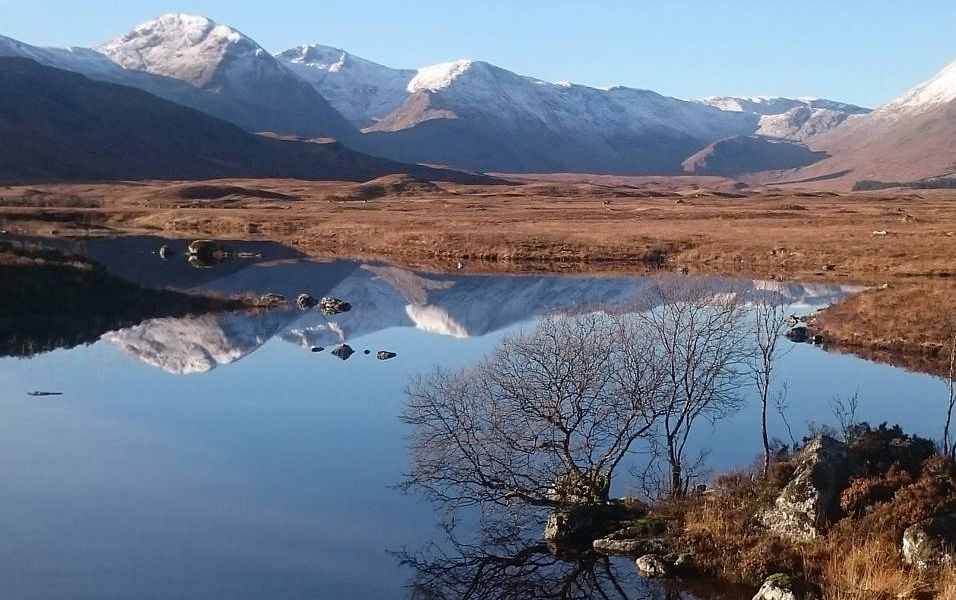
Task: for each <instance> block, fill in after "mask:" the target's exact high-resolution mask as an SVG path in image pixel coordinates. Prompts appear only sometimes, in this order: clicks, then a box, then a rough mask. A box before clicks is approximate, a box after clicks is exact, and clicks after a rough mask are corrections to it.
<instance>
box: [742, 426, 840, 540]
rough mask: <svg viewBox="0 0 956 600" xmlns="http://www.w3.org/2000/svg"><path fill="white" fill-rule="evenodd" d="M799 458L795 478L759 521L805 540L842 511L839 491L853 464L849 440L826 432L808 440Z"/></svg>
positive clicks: (790, 537) (787, 536)
mask: <svg viewBox="0 0 956 600" xmlns="http://www.w3.org/2000/svg"><path fill="white" fill-rule="evenodd" d="M797 460H798V463H797V468H796V470H795V471H794V475H793V479H791V480H790V483H788V484H787V486H786V487H785V488H783V491H782V492H780V495H779V496H778V497H777V500H776V502H775V503H774V506H773V508H771V509H769V510H767V511H765V512H764V513H763V514H762V515H760V521H761V523H763V525H764V526H765V527H767V528H768V529H769V530H770V531H772V532H774V533H776V534H777V535H779V536H780V537H781V538H784V539H786V540H789V541H791V542H806V541H809V540H812V539H813V538H815V537H816V536H817V535H819V534H821V533H823V532H824V531H826V529H827V528H828V527H829V526H830V523H831V522H832V521H833V519H834V518H836V516H837V515H838V514H839V502H840V493H841V492H842V491H843V489H844V488H845V487H846V485H847V483H848V481H849V478H850V475H851V474H852V472H853V466H852V463H851V461H850V458H849V455H848V454H847V448H846V444H844V443H843V442H839V441H837V440H835V439H833V438H831V437H830V436H826V435H821V436H818V437H815V438H813V439H812V440H810V441H809V442H807V445H806V446H804V448H803V450H801V451H800V454H799V456H798V458H797Z"/></svg>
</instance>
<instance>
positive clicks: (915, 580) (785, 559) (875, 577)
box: [654, 428, 956, 600]
mask: <svg viewBox="0 0 956 600" xmlns="http://www.w3.org/2000/svg"><path fill="white" fill-rule="evenodd" d="M907 440H908V441H907ZM887 446H889V447H892V448H896V449H897V450H896V453H895V454H894V452H887V451H886V447H887ZM930 446H931V444H930V443H929V442H928V441H926V440H920V439H919V438H909V437H906V436H903V434H902V432H899V431H898V430H894V429H882V428H878V429H872V430H869V433H867V434H864V435H863V436H861V438H860V440H858V441H856V442H854V444H853V445H852V446H851V454H853V455H854V456H856V459H857V461H858V463H859V464H860V465H861V469H862V470H861V472H860V475H858V476H857V477H856V478H854V479H853V480H851V482H850V486H849V488H848V489H854V484H855V483H858V482H859V481H867V482H868V485H866V486H863V487H862V488H861V489H862V490H864V491H870V492H872V491H873V489H872V487H873V486H872V485H870V484H871V483H872V482H873V481H877V480H879V479H880V478H881V477H882V478H885V479H886V481H885V483H884V487H886V488H889V489H892V490H893V491H892V493H890V494H889V495H885V494H883V493H879V492H877V493H871V494H869V495H866V494H864V496H865V497H861V498H858V502H857V503H856V506H855V508H856V510H855V511H854V512H851V513H848V514H847V515H846V516H844V517H843V518H841V519H840V520H838V521H837V522H836V523H835V524H834V526H833V527H832V528H831V529H830V531H829V532H827V534H826V535H823V536H821V537H819V538H817V539H816V540H814V541H812V542H810V543H807V544H802V545H800V544H790V543H787V542H785V541H783V540H781V539H780V538H778V537H776V536H774V535H772V534H770V533H769V532H767V531H766V530H765V529H763V528H762V527H760V526H759V524H758V515H759V513H760V512H762V511H763V510H765V509H766V508H768V507H769V506H771V505H772V503H773V501H774V498H776V496H777V495H778V494H779V491H780V490H781V489H782V487H783V485H784V484H785V482H786V481H788V480H789V478H790V475H789V474H791V473H792V465H791V464H790V461H789V460H788V459H782V460H780V461H778V462H777V463H775V464H774V466H773V469H774V470H773V471H772V472H771V474H770V476H769V477H768V478H767V479H762V478H761V477H759V476H757V475H755V474H753V473H747V472H743V473H735V474H732V475H729V476H724V477H721V478H719V479H718V480H716V481H715V483H714V486H713V489H712V491H711V492H710V493H708V494H705V495H703V496H697V497H691V498H686V499H683V500H681V501H678V502H669V503H665V504H664V505H662V506H661V507H655V509H654V512H657V511H665V512H666V513H668V516H669V518H671V519H672V520H674V522H676V523H678V524H679V527H678V535H679V540H680V542H681V543H682V544H683V545H684V546H686V548H687V549H689V550H690V551H692V552H694V554H695V559H696V561H697V563H698V564H699V565H700V566H701V567H702V569H703V570H704V573H705V574H707V575H710V576H714V577H718V578H722V579H726V580H728V581H731V582H742V583H750V584H753V585H759V583H760V582H762V581H763V580H764V579H765V578H766V577H768V576H769V575H772V574H775V573H785V574H787V575H790V576H794V577H796V578H797V579H798V580H799V579H802V580H805V581H809V582H812V583H814V584H817V585H819V586H820V587H821V588H822V589H823V592H824V600H893V599H896V598H907V599H919V598H927V599H928V598H946V597H951V598H952V597H953V596H952V594H953V593H954V592H956V571H954V570H949V571H945V572H942V573H934V572H918V571H915V570H912V569H909V568H907V567H905V566H904V565H903V564H902V560H901V555H900V540H901V539H902V535H903V531H904V529H905V528H906V527H907V526H909V525H911V524H913V523H915V522H918V521H920V520H922V519H924V518H927V517H930V516H933V515H936V514H940V513H942V512H946V511H948V510H951V509H952V508H953V506H956V470H954V466H953V464H952V462H951V461H949V460H948V459H946V458H944V457H942V456H939V455H935V454H931V455H929V458H925V457H926V456H927V451H928V448H929V447H930ZM906 448H912V451H910V450H906ZM921 457H922V458H921ZM917 460H918V462H915V461H917ZM903 471H907V472H908V473H909V474H910V477H902V476H901V475H900V473H901V472H903ZM947 595H948V596H947Z"/></svg>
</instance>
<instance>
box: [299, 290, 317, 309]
mask: <svg viewBox="0 0 956 600" xmlns="http://www.w3.org/2000/svg"><path fill="white" fill-rule="evenodd" d="M295 303H296V304H298V305H299V308H301V309H302V310H306V309H308V308H312V307H313V306H315V305H316V304H318V303H319V301H318V300H316V299H315V298H313V297H312V296H310V295H309V294H299V297H298V298H296V299H295Z"/></svg>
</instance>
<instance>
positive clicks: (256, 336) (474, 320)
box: [104, 260, 859, 373]
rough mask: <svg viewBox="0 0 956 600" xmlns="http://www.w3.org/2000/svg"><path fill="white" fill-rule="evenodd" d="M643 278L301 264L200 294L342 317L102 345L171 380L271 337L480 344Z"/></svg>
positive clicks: (631, 292)
mask: <svg viewBox="0 0 956 600" xmlns="http://www.w3.org/2000/svg"><path fill="white" fill-rule="evenodd" d="M650 281H651V280H650V279H648V278H646V277H577V276H561V275H549V276H461V275H457V274H455V275H439V274H431V273H416V272H414V271H409V270H406V269H400V268H398V267H381V266H368V265H365V266H357V265H355V264H354V263H343V262H338V263H323V262H316V261H310V260H293V261H278V262H274V263H270V264H257V265H253V266H251V267H249V268H247V269H243V270H242V271H239V272H236V273H231V274H229V275H227V276H226V277H224V278H222V279H221V280H217V281H215V282H213V283H210V284H206V285H204V286H203V289H204V290H212V291H219V292H225V293H237V292H246V293H248V292H251V293H256V294H262V293H266V292H276V291H277V292H280V293H282V294H284V295H286V296H287V297H294V296H295V295H296V294H297V293H298V292H300V291H307V292H309V293H312V294H313V295H315V296H317V297H318V296H334V297H337V298H342V299H344V300H346V301H348V302H350V303H351V304H352V306H353V308H352V311H351V312H348V313H343V314H340V315H335V316H334V317H326V316H323V315H322V314H321V313H319V312H318V311H316V310H311V311H307V312H299V311H296V310H281V311H272V312H269V313H258V314H245V315H242V314H231V315H219V316H205V317H190V318H185V319H157V320H153V321H148V322H146V323H143V324H141V325H139V326H137V327H133V328H130V329H126V330H123V331H120V332H115V333H111V334H108V335H106V336H104V339H106V340H107V341H109V342H110V343H112V344H114V345H116V346H117V347H119V348H120V349H122V350H123V351H124V352H127V353H129V354H132V355H133V356H136V357H137V358H139V359H140V360H142V361H143V362H145V363H147V364H150V365H153V366H156V367H158V368H161V369H163V370H165V371H168V372H171V373H201V372H205V371H209V370H211V369H214V368H216V367H217V366H219V365H224V364H229V363H232V362H235V361H237V360H239V359H241V358H243V357H245V356H247V355H248V354H250V353H251V352H253V351H255V350H256V349H257V348H259V347H260V346H261V345H262V344H264V343H265V342H266V341H268V340H269V339H270V338H271V337H274V336H279V337H281V339H283V340H285V341H287V342H289V343H292V344H295V345H299V346H303V347H306V348H310V347H312V346H331V345H336V344H341V343H346V342H348V341H349V340H353V339H355V338H357V337H360V336H364V335H368V334H370V333H374V332H376V331H381V330H384V329H388V328H392V327H415V328H417V329H419V330H420V331H423V332H426V333H430V334H436V335H447V336H452V337H456V338H469V337H480V336H483V335H486V334H489V333H492V332H495V331H499V330H501V329H503V328H506V327H509V326H511V325H514V324H516V323H521V322H525V321H528V320H530V319H533V318H534V317H536V316H541V315H544V314H548V313H552V312H555V311H568V310H574V309H576V308H581V307H585V308H586V307H594V308H599V307H606V306H614V307H627V306H629V305H636V304H637V303H638V301H639V300H640V299H641V297H642V296H643V295H644V293H645V291H646V290H647V289H648V284H649V282H650ZM708 283H709V286H710V287H709V288H708V289H709V292H708V293H712V294H714V297H715V298H721V297H728V298H733V297H736V298H739V299H742V300H747V301H749V300H753V299H755V298H761V297H765V298H768V299H772V300H775V301H783V302H785V303H787V304H790V305H791V306H793V307H794V310H805V309H807V308H814V307H822V306H825V305H827V304H829V303H831V302H833V301H835V300H837V299H838V298H840V297H841V296H843V295H845V294H846V293H848V292H851V291H856V290H858V289H859V288H852V287H846V286H840V285H836V284H800V283H792V282H775V281H756V282H754V281H748V280H742V279H722V278H715V279H713V280H710V281H709V282H708Z"/></svg>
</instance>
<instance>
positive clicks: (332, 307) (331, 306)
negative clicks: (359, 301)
mask: <svg viewBox="0 0 956 600" xmlns="http://www.w3.org/2000/svg"><path fill="white" fill-rule="evenodd" d="M319 310H320V311H321V312H322V314H323V315H327V316H332V315H337V314H339V313H344V312H349V311H350V310H352V305H351V304H349V303H348V302H346V301H344V300H339V299H338V298H330V297H328V296H326V297H325V298H322V299H321V300H319Z"/></svg>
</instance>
